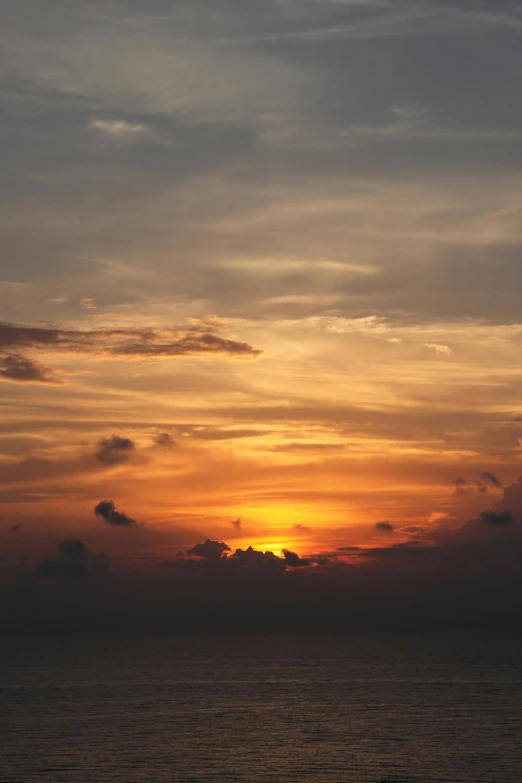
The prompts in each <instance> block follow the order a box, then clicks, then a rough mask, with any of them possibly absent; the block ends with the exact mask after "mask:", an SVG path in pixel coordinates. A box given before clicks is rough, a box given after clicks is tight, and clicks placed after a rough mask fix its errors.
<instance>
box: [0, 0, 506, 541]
mask: <svg viewBox="0 0 522 783" xmlns="http://www.w3.org/2000/svg"><path fill="white" fill-rule="evenodd" d="M23 5H24V3H21V4H20V7H19V8H18V10H17V9H16V8H14V6H13V8H12V9H11V10H10V12H9V14H8V19H7V20H6V25H5V28H4V31H3V32H2V34H1V35H2V39H3V43H4V44H5V51H6V55H5V56H6V65H7V68H6V85H7V86H6V88H5V90H6V93H5V98H6V117H7V121H6V123H5V126H4V127H3V128H2V130H1V131H0V152H1V153H2V155H3V159H4V162H5V172H6V174H5V182H6V187H5V197H4V201H3V212H2V220H1V223H0V240H1V242H2V256H1V262H0V263H1V268H0V313H1V316H0V318H1V323H0V405H1V408H0V410H1V418H0V503H1V514H2V525H3V527H2V530H3V531H4V532H5V531H10V530H11V528H12V527H13V526H17V525H21V526H22V527H21V528H20V529H19V530H18V528H17V532H20V533H23V535H24V536H25V537H26V538H25V539H23V540H24V541H26V542H28V541H29V539H31V536H33V537H34V541H36V540H38V541H44V540H47V539H46V538H45V537H46V536H47V537H48V536H55V537H59V536H64V535H68V536H70V535H72V536H74V537H77V538H82V540H83V539H84V538H90V539H91V540H92V541H95V542H97V545H98V544H99V547H100V549H103V551H108V552H111V553H120V554H121V553H124V552H126V553H132V552H134V551H138V552H141V553H143V552H145V553H146V552H155V553H158V554H159V555H161V554H162V553H167V554H171V553H173V552H174V553H175V552H176V551H178V550H179V549H183V550H186V549H187V548H189V547H191V546H193V545H194V544H195V543H197V542H198V541H202V540H204V539H205V538H207V537H209V538H211V539H215V540H218V541H226V542H228V543H229V545H230V546H231V547H233V548H235V547H245V546H247V545H248V544H253V545H254V546H255V548H258V549H261V550H266V549H270V550H273V551H275V552H276V553H280V552H281V551H282V550H283V549H285V548H287V549H292V550H296V551H298V552H299V553H301V554H302V555H314V554H315V555H317V554H321V553H325V552H332V551H336V550H338V549H339V547H343V546H375V547H380V546H390V545H392V544H397V543H398V544H400V543H402V542H407V541H410V540H412V539H413V540H417V539H419V540H420V539H422V537H423V536H424V535H425V534H426V532H428V533H429V532H430V531H439V530H442V531H444V530H446V529H448V528H450V529H453V528H459V527H460V526H461V525H462V524H464V522H465V521H466V520H468V519H469V518H471V517H473V516H475V515H477V514H478V513H479V512H480V511H483V510H484V509H487V508H493V507H494V506H495V504H497V503H498V502H499V501H500V499H501V497H502V490H503V487H504V486H506V485H509V484H511V483H512V482H514V481H516V479H517V477H518V475H519V473H520V456H521V448H520V438H521V436H522V422H521V414H522V411H521V408H520V399H521V398H520V390H521V388H522V369H521V367H520V347H521V344H522V322H521V320H522V319H521V316H520V285H521V279H520V248H521V244H522V220H521V210H522V198H521V193H522V189H521V170H520V154H519V153H520V149H519V145H520V139H521V138H522V135H521V134H522V130H521V125H520V116H519V113H517V111H518V110H516V109H515V107H517V106H518V105H519V84H518V80H517V79H516V78H515V76H514V74H515V72H516V68H513V63H514V62H518V61H519V59H520V47H519V33H520V20H519V19H518V18H516V17H515V16H514V15H513V14H512V13H511V12H510V11H509V9H508V10H505V9H504V10H503V11H502V13H500V12H498V13H495V14H488V13H485V12H483V11H480V10H478V9H473V8H471V7H469V5H468V4H466V6H465V7H464V5H463V7H462V8H460V7H459V8H457V6H458V5H459V4H458V3H457V4H445V5H444V4H443V6H444V7H439V6H437V7H436V8H435V7H433V8H431V6H432V3H431V2H428V3H427V4H426V6H427V12H426V14H422V15H420V16H419V15H418V14H417V13H416V12H415V9H414V8H412V6H411V4H409V3H406V2H405V3H402V2H401V3H398V4H397V8H396V9H395V12H394V14H393V15H392V17H390V12H389V9H388V8H387V4H386V3H383V4H379V3H377V4H376V3H373V2H369V1H368V2H364V0H361V1H360V2H357V3H351V2H348V1H347V2H324V3H312V2H304V1H303V2H302V3H299V2H296V3H284V2H281V3H276V2H274V3H267V4H264V5H266V7H265V8H264V10H263V9H261V5H263V4H261V5H260V4H244V3H242V4H240V5H238V4H237V3H234V2H225V0H223V2H221V0H219V2H214V0H213V2H212V3H210V2H209V0H197V2H193V3H183V2H182V3H174V4H170V5H169V7H168V8H167V7H166V6H165V4H164V3H162V2H160V0H152V1H151V2H150V3H148V4H140V3H131V2H127V0H122V2H121V3H119V4H110V7H108V6H106V4H104V3H101V2H97V1H96V2H89V3H86V2H82V1H80V2H78V3H75V4H74V5H73V6H71V7H70V8H69V7H68V8H65V7H64V5H63V3H58V2H54V1H52V2H51V3H48V4H46V6H47V7H46V9H45V13H44V12H43V11H42V10H41V9H39V8H35V7H33V6H31V13H30V14H27V13H24V10H23V7H22V6H23ZM210 5H212V8H210ZM430 8H431V11H430V10H429V9H430ZM500 33H501V34H502V36H503V38H502V41H503V43H502V45H500V44H499V42H498V38H497V36H498V35H500ZM21 42H23V45H22V44H21ZM486 50H487V53H488V54H487V57H485V55H484V52H485V51H486ZM463 96H465V100H463ZM112 438H115V439H116V440H111V439H112ZM118 439H122V440H118ZM122 444H123V445H122ZM125 444H126V445H125ZM104 500H107V501H108V500H112V501H114V504H115V508H116V509H118V510H119V511H120V512H125V513H126V514H127V515H128V516H129V518H131V519H132V520H135V521H136V522H138V523H139V525H137V526H136V530H135V531H133V532H132V535H131V536H130V537H129V536H127V537H124V536H123V535H122V532H123V531H121V530H116V529H114V526H111V524H107V523H106V521H105V522H104V520H103V519H100V518H99V517H98V518H97V517H96V516H95V515H94V513H93V509H94V507H95V505H96V504H97V503H99V502H100V501H104ZM237 520H240V521H239V522H237ZM234 522H236V524H234ZM382 522H387V523H388V525H387V526H382V525H381V526H380V528H379V527H376V525H378V523H382ZM126 533H129V531H126ZM132 536H134V538H133V537H132ZM8 538H9V537H8ZM22 538H23V537H22V536H19V537H18V538H17V542H18V543H16V547H18V548H19V547H20V546H21V542H22ZM31 540H33V539H31ZM53 540H54V539H53ZM9 541H10V543H9V544H8V546H9V547H13V546H15V544H14V543H13V540H12V539H11V538H9ZM6 546H7V544H6ZM27 546H28V547H29V546H30V544H29V543H27ZM31 546H32V545H31ZM35 546H36V545H35Z"/></svg>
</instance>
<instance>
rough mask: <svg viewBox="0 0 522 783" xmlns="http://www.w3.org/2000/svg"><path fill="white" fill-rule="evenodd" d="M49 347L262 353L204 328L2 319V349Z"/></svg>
mask: <svg viewBox="0 0 522 783" xmlns="http://www.w3.org/2000/svg"><path fill="white" fill-rule="evenodd" d="M20 348H21V349H25V350H35V351H38V350H45V351H46V353H50V352H56V353H83V354H96V355H99V356H103V355H108V356H120V357H132V356H142V357H147V356H149V357H154V356H190V355H196V354H224V355H228V356H250V357H256V356H259V355H260V354H261V353H262V351H260V350H258V349H256V348H253V347H252V346H251V345H249V344H248V343H244V342H238V341H237V340H229V339H226V338H224V337H220V336H219V335H216V334H213V333H211V332H209V331H204V330H201V329H200V328H192V329H191V328H188V329H187V328H186V327H185V328H183V327H181V328H180V329H93V330H90V331H87V330H86V331H80V330H77V329H51V328H46V327H33V326H20V325H17V324H9V323H0V351H8V350H9V349H15V350H17V349H20Z"/></svg>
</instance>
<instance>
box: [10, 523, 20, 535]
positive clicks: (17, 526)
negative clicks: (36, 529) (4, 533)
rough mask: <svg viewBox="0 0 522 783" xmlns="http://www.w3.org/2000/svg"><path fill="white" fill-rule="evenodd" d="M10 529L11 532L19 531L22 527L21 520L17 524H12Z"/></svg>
mask: <svg viewBox="0 0 522 783" xmlns="http://www.w3.org/2000/svg"><path fill="white" fill-rule="evenodd" d="M9 529H10V530H11V533H19V532H20V530H21V529H22V525H21V523H20V522H18V523H17V524H16V525H11V527H10V528H9Z"/></svg>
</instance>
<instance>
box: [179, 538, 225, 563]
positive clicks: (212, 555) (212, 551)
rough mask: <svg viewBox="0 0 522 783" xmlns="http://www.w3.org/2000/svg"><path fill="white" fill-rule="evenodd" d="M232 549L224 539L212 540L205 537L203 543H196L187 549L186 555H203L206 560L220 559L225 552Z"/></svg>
mask: <svg viewBox="0 0 522 783" xmlns="http://www.w3.org/2000/svg"><path fill="white" fill-rule="evenodd" d="M231 551H232V550H231V549H230V547H229V546H228V544H225V542H224V541H212V540H211V539H210V538H207V539H206V541H205V542H204V543H203V544H196V545H195V546H193V547H192V548H191V549H189V550H188V551H187V554H188V555H195V556H196V557H204V558H205V559H206V560H220V559H221V558H222V557H223V555H224V554H225V553H226V552H231Z"/></svg>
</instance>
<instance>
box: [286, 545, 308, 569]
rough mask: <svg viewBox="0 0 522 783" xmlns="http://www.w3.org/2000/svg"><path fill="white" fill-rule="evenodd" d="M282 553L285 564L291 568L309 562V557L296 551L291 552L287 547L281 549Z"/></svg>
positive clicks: (305, 564)
mask: <svg viewBox="0 0 522 783" xmlns="http://www.w3.org/2000/svg"><path fill="white" fill-rule="evenodd" d="M283 555H284V558H285V562H286V564H287V565H289V566H290V567H291V568H304V567H305V566H309V565H310V563H311V560H310V559H308V558H303V557H300V556H299V555H298V554H297V553H296V552H291V551H290V550H289V549H283Z"/></svg>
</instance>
